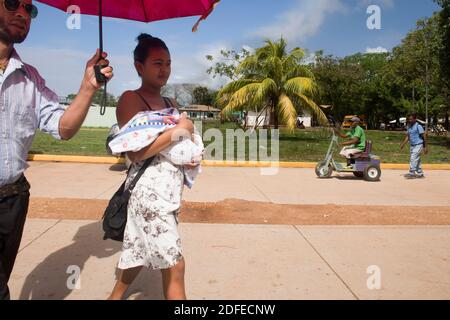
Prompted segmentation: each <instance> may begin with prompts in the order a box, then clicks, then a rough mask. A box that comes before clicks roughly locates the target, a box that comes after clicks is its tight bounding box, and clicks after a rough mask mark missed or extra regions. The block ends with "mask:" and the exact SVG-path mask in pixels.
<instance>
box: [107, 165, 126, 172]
mask: <svg viewBox="0 0 450 320" xmlns="http://www.w3.org/2000/svg"><path fill="white" fill-rule="evenodd" d="M109 171H127V167H126V166H125V165H124V164H113V165H112V166H111V167H109Z"/></svg>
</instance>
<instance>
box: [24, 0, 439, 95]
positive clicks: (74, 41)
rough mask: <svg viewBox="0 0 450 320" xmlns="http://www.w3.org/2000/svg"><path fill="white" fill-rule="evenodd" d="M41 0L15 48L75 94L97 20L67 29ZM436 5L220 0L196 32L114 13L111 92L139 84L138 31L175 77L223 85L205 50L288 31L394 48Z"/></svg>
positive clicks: (329, 41) (316, 40) (108, 32)
mask: <svg viewBox="0 0 450 320" xmlns="http://www.w3.org/2000/svg"><path fill="white" fill-rule="evenodd" d="M35 4H36V5H37V6H38V8H39V16H38V18H37V19H36V20H34V21H33V23H32V27H31V32H30V34H29V36H28V38H27V40H26V41H25V42H24V43H23V44H21V45H18V46H17V49H18V52H19V54H20V55H21V57H22V58H23V60H25V61H26V62H28V63H30V64H32V65H34V66H35V67H37V68H38V70H39V71H40V72H41V75H42V76H43V77H44V78H45V79H46V80H47V85H48V86H49V87H50V88H51V89H53V90H55V91H56V92H57V93H58V94H59V95H61V96H63V95H66V94H68V93H72V92H76V91H77V90H78V87H79V82H80V81H81V77H82V72H83V69H84V65H85V62H86V60H87V59H88V58H89V57H90V56H91V55H92V54H93V52H94V51H95V48H97V46H98V22H97V21H98V20H97V18H96V17H91V16H82V17H81V29H80V30H69V29H68V28H67V27H66V20H67V18H68V15H67V14H66V13H65V12H62V11H59V10H57V9H54V8H51V7H48V6H46V5H42V4H40V3H37V2H36V1H35ZM371 4H375V5H379V6H380V8H381V23H382V24H381V30H369V29H368V28H367V26H366V20H367V18H368V16H369V15H368V14H367V13H366V10H367V7H368V6H369V5H371ZM436 10H438V7H437V5H436V4H434V2H433V1H432V0H240V1H238V0H222V1H221V2H220V3H219V5H218V6H217V7H216V10H215V11H214V12H213V13H212V14H211V16H210V17H209V18H208V20H206V21H203V22H202V24H201V25H200V28H199V31H198V32H197V33H192V32H191V27H192V26H193V24H194V23H195V22H196V20H197V18H195V17H192V18H183V19H174V20H168V21H160V22H153V23H150V24H145V23H141V22H133V21H126V20H118V19H109V18H108V19H105V21H104V46H105V51H107V52H108V53H109V55H110V60H111V63H112V65H113V66H114V68H115V78H114V79H113V81H111V83H110V86H109V88H110V89H109V90H110V92H111V93H113V94H114V95H120V94H121V93H122V92H123V91H125V90H127V89H134V88H137V87H138V86H139V78H138V77H137V76H136V74H135V71H134V67H133V60H132V51H133V49H134V47H135V45H136V42H135V38H136V36H137V35H138V34H139V33H140V32H147V33H150V34H152V35H154V36H158V37H160V38H162V39H163V40H165V41H166V42H167V44H168V46H169V48H170V50H171V54H172V60H173V70H172V77H171V79H170V80H169V82H171V83H200V84H203V85H207V86H210V87H217V86H219V85H220V83H221V80H220V79H215V80H213V79H211V77H210V76H209V75H207V74H206V72H205V70H206V69H207V68H208V62H207V61H206V59H205V56H206V55H207V54H212V55H213V56H217V55H218V52H219V51H220V50H221V49H239V48H241V47H242V46H248V47H250V48H256V47H258V46H260V45H261V44H262V43H263V41H264V39H266V38H273V39H276V38H279V37H280V36H281V35H283V36H284V37H285V38H286V39H287V40H288V42H289V44H290V46H292V47H294V46H300V47H302V48H305V49H307V50H308V51H310V52H314V51H316V50H320V49H323V50H325V52H326V53H329V54H334V55H338V56H345V55H348V54H353V53H356V52H366V51H367V50H369V49H376V50H382V49H387V50H391V49H392V48H393V47H394V46H396V45H398V44H399V43H400V42H401V39H402V38H403V37H404V36H405V35H406V34H407V33H408V32H409V31H410V30H412V29H414V28H415V23H416V20H417V19H419V18H422V17H429V16H431V15H432V14H433V12H435V11H436Z"/></svg>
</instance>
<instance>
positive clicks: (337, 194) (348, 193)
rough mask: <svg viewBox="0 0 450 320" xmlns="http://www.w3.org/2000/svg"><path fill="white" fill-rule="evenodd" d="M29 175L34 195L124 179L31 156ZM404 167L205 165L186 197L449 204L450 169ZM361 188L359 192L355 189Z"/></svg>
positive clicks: (114, 169)
mask: <svg viewBox="0 0 450 320" xmlns="http://www.w3.org/2000/svg"><path fill="white" fill-rule="evenodd" d="M30 165H31V167H30V168H29V169H28V171H27V174H26V175H27V177H28V179H29V180H30V182H31V185H32V189H31V193H32V196H33V197H40V198H79V199H110V198H111V196H112V195H113V193H114V192H115V191H116V190H117V189H118V188H119V186H120V184H121V183H122V182H123V180H124V179H125V172H124V171H123V166H121V165H106V164H80V163H50V162H31V163H30ZM404 173H405V172H404V171H396V170H385V171H383V176H382V181H381V182H378V183H368V182H366V181H362V180H361V179H357V178H355V177H353V175H348V174H346V175H344V174H342V175H340V176H335V177H334V178H333V179H326V180H320V179H318V178H316V176H315V174H314V170H311V169H290V168H280V169H279V170H278V173H277V174H275V175H271V176H263V175H261V169H259V168H220V167H206V168H203V173H202V174H201V175H200V176H199V177H198V179H197V181H196V183H195V186H194V188H193V189H192V190H188V189H187V188H185V192H184V195H183V199H185V200H187V201H194V202H217V201H221V200H225V199H242V200H248V201H262V202H273V203H279V204H338V205H395V206H449V205H450V196H449V189H450V171H429V172H426V175H427V178H426V179H424V180H413V181H410V180H405V179H404V178H403V176H402V175H403V174H404ZM356 192H357V194H355V193H356Z"/></svg>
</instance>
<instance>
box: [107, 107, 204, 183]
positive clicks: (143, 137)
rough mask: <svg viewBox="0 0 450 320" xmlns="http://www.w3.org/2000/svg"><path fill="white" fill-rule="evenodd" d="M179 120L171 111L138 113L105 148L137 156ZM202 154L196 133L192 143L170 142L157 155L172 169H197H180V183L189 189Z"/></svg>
mask: <svg viewBox="0 0 450 320" xmlns="http://www.w3.org/2000/svg"><path fill="white" fill-rule="evenodd" d="M179 118H180V114H179V112H178V110H177V109H175V108H169V109H163V110H159V111H144V112H139V113H138V114H136V115H135V116H134V117H133V118H132V119H131V120H130V121H128V123H127V124H126V125H125V126H123V127H122V129H120V131H119V133H118V134H117V136H116V137H115V138H114V139H113V140H112V141H111V142H110V143H109V147H110V148H111V150H112V152H113V153H122V152H128V151H131V152H137V151H139V150H141V149H143V148H145V147H147V146H149V145H151V144H152V143H153V142H154V141H155V140H156V138H157V137H158V135H159V134H161V133H162V132H164V131H165V130H166V129H168V128H171V127H174V126H175V124H176V122H177V121H178V119H179ZM173 119H175V123H174V121H173ZM203 153H204V145H203V141H202V138H201V136H200V134H199V133H198V131H197V130H196V129H195V131H194V134H193V135H192V139H182V140H180V141H178V142H174V143H172V144H171V145H170V146H169V147H167V148H166V149H164V150H162V151H161V152H160V154H161V155H162V156H164V157H165V158H166V159H168V160H169V161H170V162H172V163H173V164H174V165H178V166H184V165H188V164H189V165H192V164H194V165H198V166H197V167H195V168H193V169H185V168H183V172H184V178H185V179H184V182H185V184H186V186H188V187H189V188H192V186H193V183H194V180H195V177H196V176H197V175H198V173H200V172H201V168H200V162H201V161H202V159H203Z"/></svg>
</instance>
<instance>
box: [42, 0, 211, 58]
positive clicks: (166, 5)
mask: <svg viewBox="0 0 450 320" xmlns="http://www.w3.org/2000/svg"><path fill="white" fill-rule="evenodd" d="M37 1H38V2H41V3H44V4H47V5H49V6H52V7H55V8H58V9H60V10H62V11H64V12H65V11H67V8H69V7H70V6H72V5H75V6H78V7H79V8H80V13H81V14H87V15H94V16H98V17H99V31H100V32H99V40H100V41H99V42H100V44H99V48H100V51H103V30H102V29H103V28H102V17H111V18H120V19H127V20H135V21H142V22H151V21H159V20H166V19H173V18H182V17H191V16H200V19H199V20H198V21H197V23H196V24H195V25H194V27H193V28H192V31H196V30H197V27H198V24H199V23H200V21H201V20H204V19H206V17H208V15H209V14H210V13H211V12H212V10H213V9H214V6H215V4H216V3H218V2H219V1H220V0H97V1H96V0H37Z"/></svg>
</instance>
